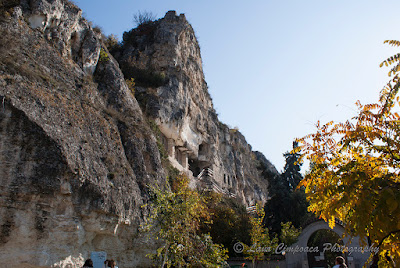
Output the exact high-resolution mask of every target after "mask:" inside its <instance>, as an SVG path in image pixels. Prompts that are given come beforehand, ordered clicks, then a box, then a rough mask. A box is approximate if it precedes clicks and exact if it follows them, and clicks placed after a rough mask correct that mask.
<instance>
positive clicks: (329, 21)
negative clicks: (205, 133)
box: [74, 0, 400, 170]
mask: <svg viewBox="0 0 400 268" xmlns="http://www.w3.org/2000/svg"><path fill="white" fill-rule="evenodd" d="M74 2H75V3H76V4H77V5H78V6H79V7H80V8H81V9H82V10H83V12H84V16H85V17H86V18H87V19H89V20H91V21H92V22H93V23H94V24H95V25H99V26H100V27H101V28H102V29H103V31H104V33H105V34H107V35H108V34H115V35H117V36H118V37H119V38H121V36H122V33H123V32H124V31H127V30H130V29H131V28H133V27H134V26H135V25H134V23H133V15H134V14H136V13H137V12H138V11H151V12H152V13H154V14H156V15H157V18H158V17H163V16H164V15H165V13H166V12H167V11H168V10H176V11H177V13H178V14H179V13H185V15H186V18H187V19H188V21H189V22H190V23H191V24H192V26H193V28H194V30H195V32H196V36H197V37H198V39H199V43H200V48H201V53H202V58H203V64H204V65H203V68H204V72H205V77H206V81H207V83H208V86H209V91H210V94H211V96H212V98H213V102H214V106H215V108H216V110H217V112H218V114H219V118H220V120H221V121H222V122H224V123H226V124H228V125H230V126H231V127H238V128H239V129H240V131H241V132H242V133H243V134H244V135H245V137H246V139H247V141H248V142H249V143H250V144H251V145H252V146H253V150H258V151H261V152H263V153H264V155H265V156H266V157H267V158H268V159H269V160H270V161H271V162H272V163H273V164H274V165H275V166H276V167H277V169H278V170H282V169H283V166H284V163H285V161H284V157H283V155H282V154H283V153H284V152H286V151H288V150H290V149H291V146H292V141H293V140H294V138H296V137H302V136H304V135H306V134H308V133H311V132H313V131H314V130H315V128H314V124H315V123H316V121H317V120H321V121H322V122H328V121H330V120H335V121H344V120H346V119H349V118H351V117H352V116H354V115H355V113H356V107H355V105H354V103H355V102H356V101H357V100H360V101H361V103H372V102H376V101H377V99H378V94H379V91H380V90H381V89H382V87H383V86H384V85H385V83H386V82H387V81H388V77H387V72H388V70H387V69H383V68H382V69H381V68H379V63H380V62H381V61H382V60H384V59H386V58H387V57H388V56H390V55H392V54H394V53H397V51H398V50H396V49H395V48H391V47H389V46H388V45H384V44H383V41H384V40H386V39H400V26H399V20H400V16H399V15H398V10H400V1H392V0H385V1H368V0H366V1H348V0H347V1H344V0H343V1H342V0H335V1H334V0H330V1H329V0H303V1H298V0H296V1H295V0H286V1H282V0H281V1H278V0H275V1H261V0H260V1H252V0H250V1H234V0H231V1H225V0H214V1H209V0H204V1H201V2H200V1H192V0H176V1H167V0H164V1H161V0H147V1H128V0H123V1H122V0H121V1H118V0H115V1H112V3H111V1H105V0H97V1H88V0H79V1H74Z"/></svg>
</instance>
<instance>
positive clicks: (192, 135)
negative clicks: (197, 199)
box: [0, 0, 267, 267]
mask: <svg viewBox="0 0 400 268" xmlns="http://www.w3.org/2000/svg"><path fill="white" fill-rule="evenodd" d="M0 12H1V13H0V36H1V38H0V258H1V260H2V264H6V265H7V266H5V267H50V266H51V267H81V265H82V264H83V260H84V259H85V258H87V257H89V256H90V252H92V251H106V252H107V254H108V256H109V257H110V258H116V259H118V262H119V264H120V267H148V266H149V263H148V261H147V259H146V258H145V255H146V253H147V252H148V250H149V249H151V248H154V246H153V245H152V244H151V242H149V241H147V240H146V239H145V238H144V237H142V235H141V234H140V233H138V226H139V225H140V223H141V222H142V221H143V218H144V217H145V215H146V211H145V210H143V208H142V204H144V203H146V202H147V201H148V197H147V190H146V185H147V184H160V185H161V184H163V183H164V181H165V177H166V174H165V170H164V167H163V166H162V164H161V163H162V162H161V156H160V148H158V145H157V140H156V137H155V135H154V133H153V131H152V130H151V128H150V127H149V124H148V123H147V118H146V117H150V118H153V120H154V121H155V122H156V123H157V124H158V125H159V128H160V130H161V132H162V136H161V139H162V142H163V144H164V146H165V149H166V151H167V154H168V159H169V161H170V162H171V163H172V164H173V165H174V166H175V167H177V168H179V169H180V170H182V171H184V172H186V173H187V174H188V175H189V176H191V179H192V184H193V186H194V187H196V186H197V187H211V188H212V189H214V190H217V191H220V192H223V193H224V194H228V195H231V196H236V197H237V198H239V199H240V200H242V201H243V202H244V203H245V204H246V205H252V204H253V203H254V202H256V201H258V200H260V201H264V200H265V199H266V198H267V191H266V189H267V182H266V181H265V180H263V179H262V178H261V176H260V175H259V171H258V169H257V165H258V161H257V160H256V159H257V157H256V155H255V154H254V153H253V152H252V151H251V146H250V145H248V144H247V142H246V140H245V138H244V137H243V136H242V135H241V134H240V133H239V132H238V131H235V130H231V129H229V128H228V127H227V126H225V125H224V124H222V123H220V122H219V121H218V118H217V115H216V113H215V110H214V109H213V106H212V101H211V98H210V96H209V94H208V91H207V85H206V83H205V81H204V75H203V72H202V64H201V57H200V49H199V47H198V44H197V41H196V38H195V35H194V32H193V29H192V28H191V26H190V25H189V23H188V22H187V21H186V19H185V17H184V16H183V15H181V16H176V15H175V14H174V12H169V13H167V15H166V17H165V18H163V19H161V20H158V21H156V22H154V23H153V24H151V25H149V27H148V28H146V27H145V28H144V29H137V30H132V33H131V35H130V36H129V34H128V36H127V37H126V38H127V41H126V42H124V46H123V47H121V48H119V49H117V50H116V51H115V52H114V55H115V56H116V58H117V59H118V61H119V63H118V62H117V61H116V60H115V59H114V58H113V57H112V56H111V55H110V54H109V53H107V49H106V47H105V46H104V45H103V43H102V40H101V39H102V36H101V33H99V32H97V31H95V30H93V29H92V27H91V26H90V24H89V23H88V22H87V21H86V20H85V19H84V18H82V15H81V13H82V11H81V10H80V9H79V8H78V7H76V6H75V5H74V4H71V3H70V2H68V1H65V0H30V1H28V0H22V1H7V2H2V3H1V4H0ZM128 39H129V40H128ZM119 66H121V67H122V70H123V72H124V74H123V72H122V71H121V70H120V67H119ZM131 77H134V78H135V79H136V81H137V84H138V86H137V87H136V92H135V93H134V94H135V95H134V94H133V92H132V91H131V90H130V89H129V88H128V86H127V84H126V82H125V80H126V79H129V78H131ZM135 96H136V97H135ZM137 100H139V101H140V105H139V104H138V101H137ZM142 109H143V111H144V113H143V112H142ZM2 267H3V266H2Z"/></svg>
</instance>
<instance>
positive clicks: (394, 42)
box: [383, 40, 400, 46]
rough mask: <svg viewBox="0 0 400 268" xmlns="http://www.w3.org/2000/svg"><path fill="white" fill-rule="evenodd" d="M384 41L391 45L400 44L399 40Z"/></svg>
mask: <svg viewBox="0 0 400 268" xmlns="http://www.w3.org/2000/svg"><path fill="white" fill-rule="evenodd" d="M383 43H384V44H389V45H391V46H400V41H397V40H385V41H384V42H383Z"/></svg>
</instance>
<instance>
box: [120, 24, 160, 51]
mask: <svg viewBox="0 0 400 268" xmlns="http://www.w3.org/2000/svg"><path fill="white" fill-rule="evenodd" d="M155 31H156V22H148V23H145V24H140V25H139V26H138V27H137V28H134V29H131V30H130V31H127V32H124V33H123V35H122V42H123V44H124V45H125V44H129V45H132V46H134V47H136V48H137V49H139V50H140V51H144V50H145V48H146V45H150V44H152V43H154V35H155ZM139 39H140V42H138V40H139Z"/></svg>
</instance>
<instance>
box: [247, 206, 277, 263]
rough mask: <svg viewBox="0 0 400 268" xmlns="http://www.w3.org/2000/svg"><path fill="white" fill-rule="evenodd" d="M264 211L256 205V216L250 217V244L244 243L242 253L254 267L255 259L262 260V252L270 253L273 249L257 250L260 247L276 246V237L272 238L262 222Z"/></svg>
mask: <svg viewBox="0 0 400 268" xmlns="http://www.w3.org/2000/svg"><path fill="white" fill-rule="evenodd" d="M264 216H265V212H264V210H263V209H262V208H260V207H259V206H258V205H257V215H256V217H252V218H250V225H251V231H250V245H246V244H244V243H243V244H244V251H243V252H244V254H245V255H246V259H249V260H251V261H252V263H253V267H255V263H256V261H257V260H263V259H264V254H267V255H271V254H272V252H273V250H271V251H269V252H264V251H265V250H258V249H262V248H264V249H265V248H270V249H275V248H276V247H277V246H278V238H277V237H276V236H275V237H273V238H272V239H271V238H270V235H269V233H268V229H266V228H264V226H263V224H262V222H263V220H264Z"/></svg>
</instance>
